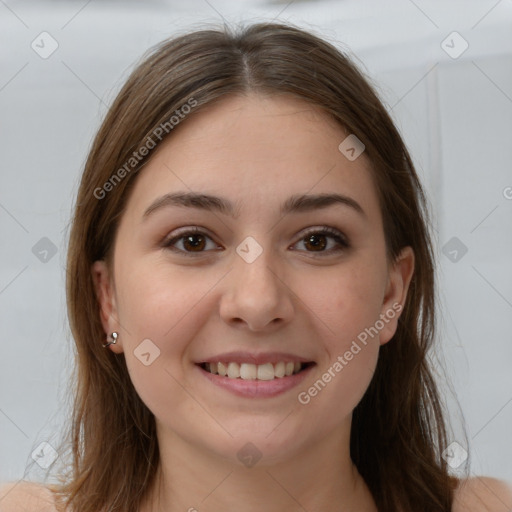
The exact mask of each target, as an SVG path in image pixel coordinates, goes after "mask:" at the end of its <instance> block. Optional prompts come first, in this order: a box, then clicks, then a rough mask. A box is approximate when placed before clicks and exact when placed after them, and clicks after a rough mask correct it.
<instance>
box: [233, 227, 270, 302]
mask: <svg viewBox="0 0 512 512" xmlns="http://www.w3.org/2000/svg"><path fill="white" fill-rule="evenodd" d="M261 239H262V237H260V240H261ZM270 243H271V242H270V237H266V239H265V242H263V243H261V244H260V243H259V242H258V241H257V240H256V239H255V238H254V237H252V236H248V237H246V238H245V239H244V240H243V241H242V242H241V243H240V244H239V245H238V246H237V248H236V253H237V257H236V258H235V261H234V266H235V268H234V270H235V274H236V276H237V281H238V280H241V281H242V282H240V283H238V284H241V285H242V286H243V284H244V283H243V281H245V282H246V283H247V284H250V286H251V288H252V289H253V291H255V292H258V291H259V290H262V291H264V292H266V293H272V292H277V291H278V288H279V285H278V282H279V280H278V279H277V277H276V274H277V273H278V271H277V269H278V268H279V267H280V264H279V262H277V261H276V258H275V254H274V251H273V249H272V247H270ZM276 281H277V282H276Z"/></svg>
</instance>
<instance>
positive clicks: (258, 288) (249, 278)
mask: <svg viewBox="0 0 512 512" xmlns="http://www.w3.org/2000/svg"><path fill="white" fill-rule="evenodd" d="M269 252H270V251H263V253H262V254H261V255H260V256H259V257H258V258H257V259H256V260H255V261H252V262H251V263H248V262H247V261H244V259H242V258H241V257H239V256H238V255H235V256H234V260H235V261H234V266H233V269H232V271H231V272H229V274H228V276H227V279H226V281H225V283H224V286H225V291H224V293H223V295H222V298H221V303H220V315H221V317H222V318H223V320H224V321H225V322H227V323H229V324H231V325H232V326H235V327H236V326H239V327H241V326H245V327H246V328H247V329H249V330H250V331H254V332H257V331H270V330H275V329H276V328H279V327H282V326H284V325H285V324H287V323H289V322H290V320H291V319H292V317H293V314H294V306H293V300H292V297H293V292H292V290H291V289H290V285H289V284H287V283H286V281H287V280H286V277H285V276H284V273H283V272H282V270H280V269H282V266H281V265H279V264H278V263H277V262H276V261H275V259H274V260H272V258H271V257H270V255H269V254H268V253H269Z"/></svg>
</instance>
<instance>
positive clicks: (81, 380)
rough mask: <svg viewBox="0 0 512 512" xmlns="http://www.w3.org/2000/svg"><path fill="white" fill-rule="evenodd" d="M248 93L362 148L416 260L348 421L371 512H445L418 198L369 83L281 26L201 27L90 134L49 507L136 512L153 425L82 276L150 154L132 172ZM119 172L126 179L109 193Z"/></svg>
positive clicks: (426, 255) (392, 241)
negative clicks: (57, 475) (195, 123)
mask: <svg viewBox="0 0 512 512" xmlns="http://www.w3.org/2000/svg"><path fill="white" fill-rule="evenodd" d="M253 91H254V92H261V93H266V94H280V93H286V94H292V95H294V96H295V97H298V98H301V99H303V100H305V101H308V102H310V103H312V104H314V105H317V106H319V107H321V108H322V109H323V110H324V111H325V112H326V113H328V114H329V115H330V116H332V118H333V119H335V120H336V121H337V122H338V123H339V124H340V125H341V126H343V127H344V128H345V129H346V130H347V131H348V132H349V133H353V134H355V135H356V136H357V137H358V138H359V139H360V140H361V141H362V142H363V143H364V145H365V146H366V150H365V154H366V155H367V156H368V158H369V159H370V161H371V162H372V167H373V169H372V170H373V173H374V179H375V183H376V185H377V188H378V192H379V201H380V206H381V211H382V216H383V221H384V232H385V238H386V244H387V250H388V257H389V258H390V261H391V260H393V259H394V258H396V257H397V256H398V254H399V253H400V250H401V249H402V248H403V247H405V246H411V247H412V249H413V250H414V253H415V259H416V262H415V272H414V276H413V278H412V282H411V284H410V288H409V293H408V295H407V301H406V303H405V305H404V311H403V314H402V316H401V317H400V319H399V322H398V328H397V331H396V334H395V335H394V338H393V339H392V340H391V341H390V342H388V343H387V344H385V345H384V346H382V347H381V349H380V353H379V358H378V363H377V368H376V371H375V374H374V376H373V379H372V381H371V383H370V386H369V388H368V390H367V391H366V393H365V395H364V397H363V398H362V400H361V402H360V403H359V404H358V405H357V407H356V408H355V410H354V413H353V422H352V431H351V432H352V433H351V439H350V450H351V457H352V460H353V461H354V463H355V465H356V466H357V468H358V471H359V472H360V474H361V475H362V477H363V478H364V480H365V481H366V483H367V485H368V487H369V489H370V491H371V493H372V495H373V497H374V500H375V502H376V505H377V507H378V509H379V510H394V511H406V510H407V511H408V510H416V511H418V512H419V511H425V512H426V511H428V512H434V511H439V512H441V511H442V512H448V511H450V510H451V508H452V501H453V490H454V488H455V486H456V485H457V483H458V480H457V479H456V478H454V477H452V476H450V475H449V473H448V468H447V464H446V462H445V461H444V459H443V458H442V457H441V453H442V452H443V450H444V449H445V448H446V446H447V431H446V425H445V419H444V417H443V414H444V412H443V406H442V403H441V399H440V395H439V391H438V389H437V386H436V383H435V381H434V378H433V375H432V373H431V369H430V367H429V361H428V358H427V357H428V352H429V350H430V349H431V346H432V343H433V341H434V333H435V286H434V265H433V251H432V245H431V240H430V236H429V232H428V219H429V215H428V210H427V207H426V199H425V196H424V192H423V189H422V186H421V184H420V182H419V179H418V176H417V174H416V171H415V169H414V166H413V163H412V161H411V157H410V155H409V153H408V151H407V149H406V147H405V145H404V142H403V141H402V139H401V137H400V135H399V133H398V131H397V129H396V128H395V126H394V124H393V122H392V120H391V118H390V116H389V115H388V113H387V112H386V109H385V108H384V106H383V104H382V103H381V102H380V100H379V99H378V97H377V95H376V93H375V92H374V90H373V88H372V86H371V85H370V82H369V80H368V79H367V78H366V77H365V76H364V75H363V74H362V73H361V72H360V71H359V70H358V69H357V68H356V67H355V65H354V64H353V63H352V62H351V60H350V59H349V58H348V57H347V56H346V55H344V54H343V53H341V52H340V51H339V50H338V49H336V48H335V46H334V45H332V44H330V43H328V42H326V41H324V40H322V39H320V38H318V37H316V36H314V35H313V34H311V33H308V32H305V31H303V30H301V29H298V28H295V27H293V26H291V25H283V24H277V23H259V24H254V25H251V26H248V27H244V28H243V29H238V30H237V31H234V30H233V29H231V28H227V27H224V28H223V29H215V30H210V29H205V30H199V31H195V32H191V33H188V34H184V35H180V36H179V37H174V38H172V39H169V40H166V41H163V42H162V43H160V44H159V45H157V46H156V47H155V48H153V49H152V50H151V51H150V52H149V54H148V55H146V56H145V58H144V59H143V61H142V62H141V63H140V64H139V65H138V67H137V68H136V69H135V70H134V71H133V73H132V74H131V76H130V77H129V78H128V80H127V82H126V84H125V85H124V86H123V88H122V90H121V91H120V92H119V94H118V96H117V97H116V99H115V101H114V102H113V105H112V106H111V108H110V110H109V111H108V113H107V115H106V118H105V120H104V122H103V124H102V125H101V127H100V129H99V131H98V133H97V135H96V138H95V140H94V143H93V145H92V148H91V150H90V153H89V157H88V159H87V162H86V165H85V170H84V173H83V176H82V180H81V184H80V188H79V191H78V197H77V201H76V210H75V215H74V219H73V224H72V231H71V234H70V243H69V253H68V267H67V300H68V313H69V320H70V325H71V330H72V334H73V336H74V340H75V342H76V350H77V353H76V389H75V390H74V410H73V417H72V418H71V420H70V421H71V425H70V430H69V432H70V451H71V457H72V464H71V468H70V475H69V476H68V477H67V481H65V483H63V485H62V486H60V488H59V489H58V491H57V487H56V488H55V489H56V497H57V498H59V503H61V504H62V503H66V505H67V506H69V507H70V509H72V510H76V511H78V512H98V511H100V510H103V509H108V510H109V511H114V510H119V511H123V512H136V511H137V510H138V507H139V505H140V503H141V500H142V498H143V497H144V494H145V493H146V491H147V490H148V489H149V488H150V485H151V484H152V483H153V482H154V478H155V474H156V473H155V472H156V469H157V466H158V464H159V451H158V444H157V438H156V429H155V420H154V417H153V415H152V413H151V412H150V411H149V409H148V408H147V407H146V406H145V405H144V403H143V402H142V401H141V399H140V398H139V396H138V395H137V393H136V391H135V389H134V387H133V385H132V383H131V380H130V378H129V375H128V371H127V368H126V364H125V360H124V357H120V356H116V355H115V354H114V353H112V352H110V351H109V350H105V349H103V348H102V346H101V343H102V340H104V337H105V333H104V332H103V328H102V325H101V323H100V317H99V306H98V302H97V299H96V295H95V290H94V285H93V281H92V277H91V266H92V263H93V262H94V261H95V260H99V259H107V260H108V258H109V255H110V253H111V252H112V247H113V243H114V240H115V234H116V229H117V225H118V222H119V218H120V216H121V215H122V212H123V208H124V205H125V204H126V200H127V197H128V194H129V191H130V190H131V189H132V187H133V184H134V182H135V179H136V176H137V173H138V171H139V170H140V169H141V167H142V166H143V165H144V164H145V163H146V162H147V161H148V160H149V158H150V155H148V156H146V157H145V158H141V159H140V161H138V162H137V165H134V166H133V169H129V168H126V162H128V161H129V159H130V158H131V157H132V155H133V153H134V151H136V150H137V149H138V148H140V147H141V145H142V144H143V143H145V141H147V140H148V137H152V135H153V137H152V139H154V138H155V137H154V133H155V132H154V131H155V129H156V128H157V127H159V126H161V125H162V124H163V123H166V122H168V121H169V119H170V118H171V116H173V115H175V112H176V111H177V110H178V111H179V109H180V108H181V107H182V106H183V105H184V104H186V103H187V102H190V100H191V98H193V100H194V101H195V102H196V104H195V105H196V106H195V107H194V109H193V110H194V112H193V113H192V114H191V115H194V113H195V112H200V111H201V108H202V107H203V106H205V105H209V104H212V102H215V101H218V100H220V99H222V98H224V97H226V96H227V95H230V94H236V93H237V94H246V93H250V92H253ZM181 122H186V119H185V120H183V121H181ZM168 136H172V131H171V130H169V135H168ZM162 140H165V138H162ZM123 166H125V167H124V168H125V170H126V172H125V173H121V174H122V179H120V180H116V181H115V183H114V182H113V181H112V176H113V175H114V174H115V173H116V172H117V173H118V177H119V172H118V170H119V169H121V168H123ZM127 169H129V170H127ZM109 180H111V181H110V183H111V185H112V186H109V187H107V188H108V189H109V190H108V193H103V192H102V193H101V195H102V196H104V197H102V198H101V199H98V197H99V193H96V194H95V193H94V191H97V190H99V189H103V190H106V188H105V186H104V185H105V183H107V182H108V181H109ZM63 482H64V479H63Z"/></svg>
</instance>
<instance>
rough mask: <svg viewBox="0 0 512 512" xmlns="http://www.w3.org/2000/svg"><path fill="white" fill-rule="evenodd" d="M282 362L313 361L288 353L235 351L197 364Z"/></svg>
mask: <svg viewBox="0 0 512 512" xmlns="http://www.w3.org/2000/svg"><path fill="white" fill-rule="evenodd" d="M280 361H284V362H286V363H287V362H293V363H312V362H313V361H312V360H311V359H306V358H304V357H300V356H297V355H294V354H289V353H286V352H260V353H259V354H255V353H251V352H242V351H234V352H225V353H223V354H218V355H215V356H211V357H207V358H204V359H202V360H200V361H197V363H196V364H203V363H231V362H235V363H238V364H242V363H249V364H256V365H260V364H265V363H272V364H275V363H278V362H280Z"/></svg>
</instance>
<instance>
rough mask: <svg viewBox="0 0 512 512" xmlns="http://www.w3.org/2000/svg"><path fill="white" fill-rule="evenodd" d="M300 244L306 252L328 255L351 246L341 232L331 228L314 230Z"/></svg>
mask: <svg viewBox="0 0 512 512" xmlns="http://www.w3.org/2000/svg"><path fill="white" fill-rule="evenodd" d="M298 243H303V244H304V247H305V250H306V252H313V253H321V254H322V255H328V254H331V253H335V252H340V251H343V250H345V249H348V248H349V247H350V244H349V242H348V240H347V238H346V237H345V235H344V234H343V233H341V231H338V230H337V229H333V228H330V227H327V226H326V227H324V228H322V229H317V230H312V231H310V232H309V233H306V236H304V237H303V238H302V239H301V240H300V241H299V242H298Z"/></svg>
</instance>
